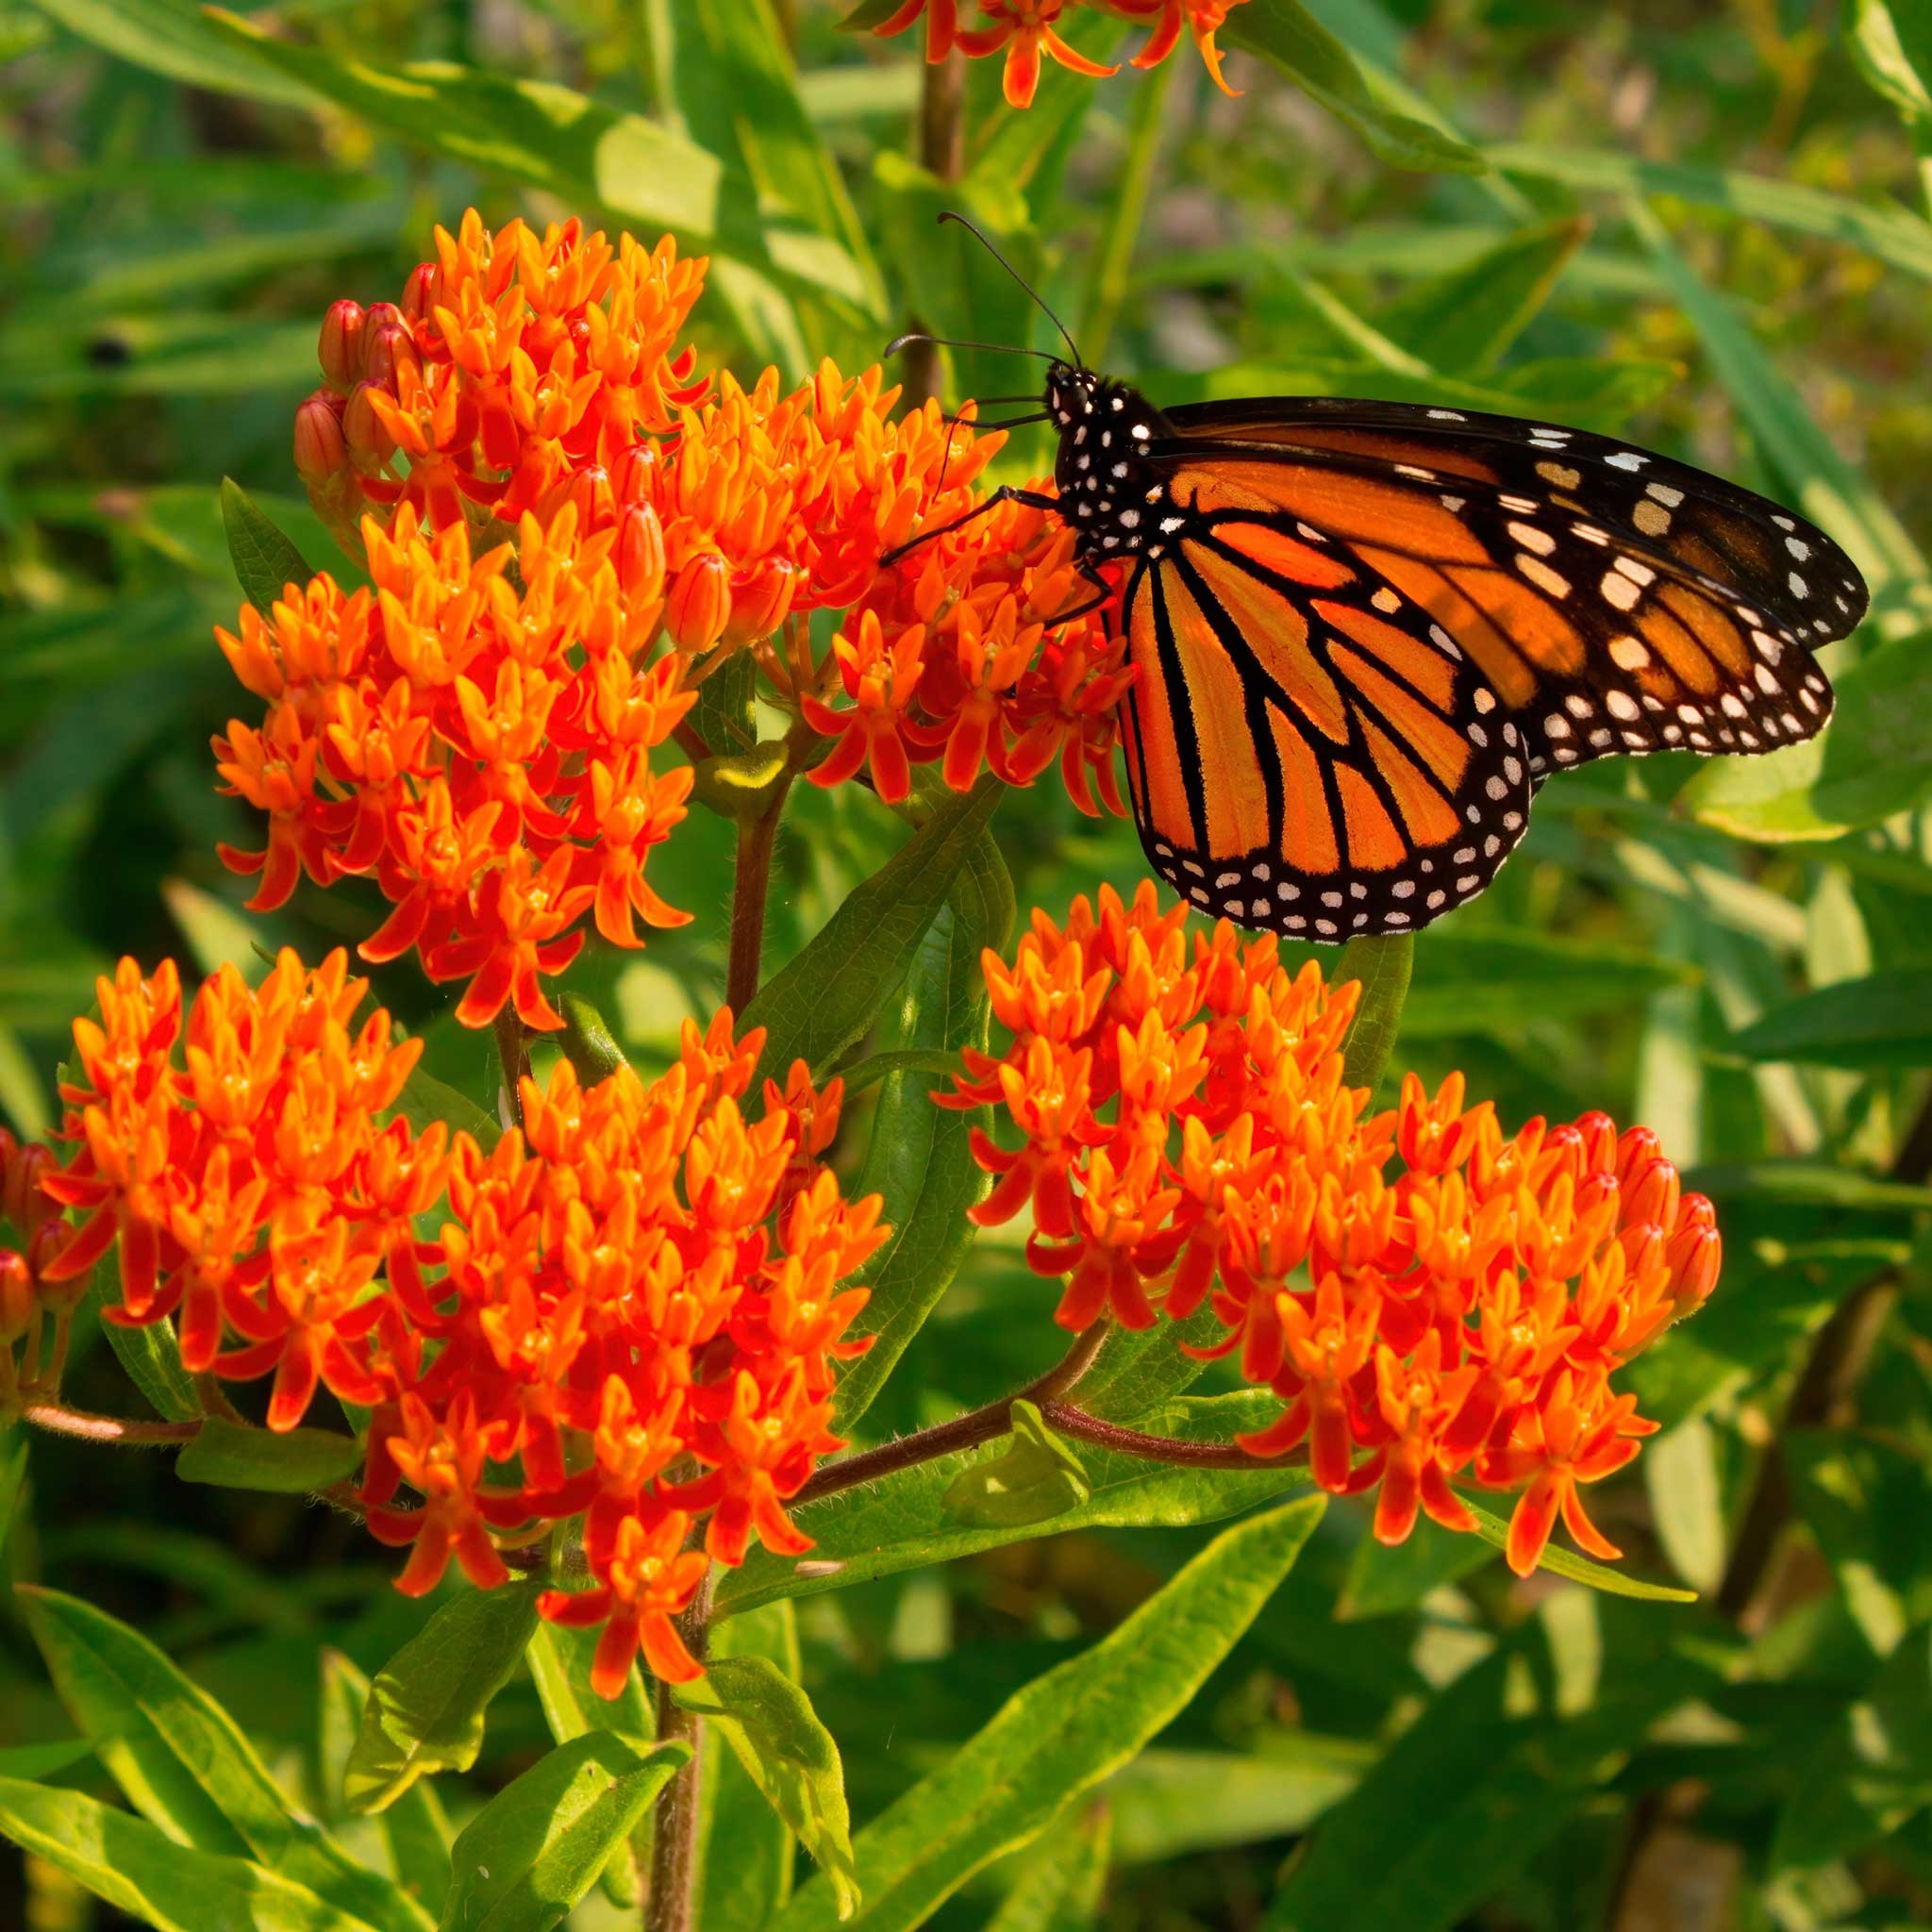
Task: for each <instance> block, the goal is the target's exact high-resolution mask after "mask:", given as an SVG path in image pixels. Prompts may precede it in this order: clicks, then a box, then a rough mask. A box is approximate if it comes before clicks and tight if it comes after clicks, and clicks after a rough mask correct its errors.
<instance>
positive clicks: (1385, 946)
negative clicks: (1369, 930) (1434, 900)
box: [1334, 932, 1415, 1093]
mask: <svg viewBox="0 0 1932 1932" xmlns="http://www.w3.org/2000/svg"><path fill="white" fill-rule="evenodd" d="M1414 971H1415V935H1414V934H1413V933H1412V932H1401V933H1390V934H1388V935H1386V936H1385V937H1383V938H1381V939H1358V940H1350V941H1349V942H1348V943H1347V945H1345V946H1343V947H1342V949H1341V960H1340V961H1339V962H1338V964H1337V966H1336V968H1335V974H1334V979H1335V981H1336V982H1341V981H1343V980H1349V979H1358V980H1360V981H1361V988H1362V991H1361V1001H1360V1004H1359V1005H1358V1006H1357V1008H1356V1012H1355V1023H1354V1024H1353V1025H1352V1026H1351V1027H1350V1028H1349V1032H1348V1049H1347V1052H1346V1053H1345V1054H1344V1055H1343V1057H1342V1070H1341V1077H1342V1078H1343V1080H1345V1081H1346V1082H1347V1083H1348V1085H1349V1086H1351V1087H1366V1088H1367V1089H1368V1090H1369V1091H1370V1092H1371V1093H1373V1092H1374V1091H1375V1089H1376V1088H1377V1087H1378V1086H1380V1085H1381V1082H1382V1074H1383V1071H1384V1070H1385V1069H1386V1068H1387V1066H1388V1065H1389V1057H1390V1055H1391V1054H1392V1053H1393V1052H1394V1051H1395V1036H1396V1034H1397V1033H1398V1032H1399V1031H1400V1030H1401V1027H1402V1008H1403V1003H1404V1001H1405V1000H1407V997H1408V987H1409V976H1410V974H1413V972H1414Z"/></svg>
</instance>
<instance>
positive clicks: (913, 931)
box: [740, 774, 1007, 1080]
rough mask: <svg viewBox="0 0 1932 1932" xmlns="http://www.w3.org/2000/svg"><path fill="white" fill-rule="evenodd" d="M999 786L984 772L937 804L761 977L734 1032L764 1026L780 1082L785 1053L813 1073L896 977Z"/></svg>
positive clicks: (859, 1029) (859, 1028) (866, 1020)
mask: <svg viewBox="0 0 1932 1932" xmlns="http://www.w3.org/2000/svg"><path fill="white" fill-rule="evenodd" d="M1006 789H1007V788H1006V787H1005V786H1004V785H1003V784H1001V783H1000V781H999V780H998V779H997V778H995V777H992V776H991V774H989V775H988V776H986V777H984V778H982V779H981V780H980V782H979V783H978V785H977V786H975V787H974V790H973V791H970V792H968V793H966V794H965V796H963V797H960V796H958V795H956V794H954V793H951V792H948V793H947V794H946V796H945V799H944V802H943V803H942V804H941V805H940V807H939V808H937V809H936V810H935V811H934V812H933V813H932V815H931V816H930V817H929V818H928V819H927V820H926V821H925V823H924V824H922V825H921V826H920V828H919V829H918V830H917V831H916V832H914V833H913V835H912V836H911V838H909V839H908V840H907V841H906V842H905V844H903V845H902V846H900V848H899V849H898V851H897V852H895V853H894V854H893V855H892V857H891V858H890V859H888V860H887V861H886V863H885V865H884V866H883V867H881V868H880V870H879V871H877V872H876V873H874V874H873V875H872V877H871V878H869V879H867V880H866V881H865V883H864V884H863V885H861V886H859V887H858V889H857V890H856V891H854V892H852V893H851V895H850V896H849V897H848V898H847V899H846V900H845V903H844V904H843V905H842V906H841V907H840V908H839V909H838V910H837V911H836V912H835V913H833V914H832V916H831V918H830V919H829V920H827V921H826V922H825V925H824V930H823V931H822V932H820V934H819V935H818V937H817V938H816V939H814V940H813V941H811V943H810V944H809V945H808V946H807V947H806V948H805V950H804V951H803V952H802V953H800V954H799V955H798V957H797V958H795V959H793V960H792V961H791V964H790V965H788V966H787V967H786V968H785V969H784V971H783V972H781V973H779V974H776V975H775V976H774V977H773V978H772V979H771V980H769V981H768V982H767V983H766V985H765V987H764V989H763V991H760V992H759V994H758V997H757V998H756V999H755V1000H753V1001H752V1003H751V1005H750V1006H749V1007H747V1008H745V1010H744V1012H743V1013H742V1014H741V1016H740V1019H741V1026H740V1030H741V1031H745V1030H748V1029H749V1028H751V1027H753V1026H762V1027H764V1028H765V1032H766V1039H765V1051H764V1058H763V1060H762V1062H761V1064H762V1066H763V1067H764V1070H765V1071H766V1073H768V1074H772V1075H774V1077H775V1078H777V1079H780V1080H782V1079H783V1078H784V1077H785V1071H786V1069H787V1068H788V1067H790V1066H791V1062H792V1061H793V1060H794V1059H803V1060H805V1061H806V1062H807V1063H808V1065H809V1066H810V1067H811V1069H812V1071H813V1073H814V1074H818V1075H820V1076H821V1077H823V1075H824V1074H825V1073H826V1072H828V1071H829V1070H830V1068H831V1066H832V1064H833V1063H834V1061H836V1060H837V1059H838V1058H839V1056H840V1055H841V1053H843V1052H844V1051H845V1049H846V1048H847V1047H849V1046H850V1045H851V1044H852V1043H853V1041H856V1040H857V1039H858V1037H859V1035H860V1034H862V1033H863V1032H865V1030H866V1029H867V1028H868V1027H869V1026H871V1025H872V1024H873V1023H874V1021H875V1020H876V1019H877V1018H878V1016H879V1013H880V1011H881V1010H882V1009H883V1008H884V1007H885V1004H886V1002H887V1001H888V1000H890V999H891V997H892V995H893V994H894V993H895V992H897V991H898V990H899V988H900V987H901V986H902V985H904V984H905V981H906V975H907V974H908V972H909V971H910V970H911V967H912V962H913V960H914V959H915V958H916V957H917V956H918V953H919V946H920V941H922V940H924V937H925V935H926V932H927V930H928V929H929V928H930V926H931V925H932V923H933V921H934V920H935V919H936V918H937V917H938V916H939V910H940V908H941V906H942V905H943V904H944V903H945V900H946V896H947V894H948V893H949V892H951V891H952V889H953V881H954V879H955V878H956V877H957V876H958V872H959V868H960V867H961V866H962V865H964V864H965V862H966V859H967V856H968V854H969V853H970V852H972V850H973V848H974V845H975V844H976V842H977V841H978V840H979V837H980V835H981V834H982V833H983V832H984V831H985V829H986V825H987V821H988V820H989V819H991V817H992V815H993V812H994V810H995V809H996V808H997V807H998V805H999V802H1000V798H1001V796H1002V794H1003V793H1004V792H1005V791H1006Z"/></svg>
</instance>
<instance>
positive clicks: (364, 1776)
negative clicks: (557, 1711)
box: [342, 1583, 538, 1811]
mask: <svg viewBox="0 0 1932 1932" xmlns="http://www.w3.org/2000/svg"><path fill="white" fill-rule="evenodd" d="M537 1595H538V1591H537V1586H536V1585H535V1584H530V1583H506V1584H504V1585H502V1586H501V1587H500V1588H498V1589H496V1590H465V1591H463V1592H462V1593H461V1594H460V1595H459V1596H456V1597H453V1598H452V1599H451V1600H450V1601H449V1602H448V1603H446V1604H444V1605H443V1606H442V1607H441V1608H440V1609H438V1610H437V1611H436V1613H435V1614H434V1615H433V1616H432V1617H431V1618H430V1619H429V1621H428V1623H427V1624H425V1625H424V1626H423V1628H422V1629H421V1630H420V1631H419V1632H418V1633H417V1634H416V1635H415V1636H414V1637H412V1638H411V1639H410V1640H409V1641H408V1643H406V1644H404V1645H403V1647H402V1649H401V1650H399V1651H397V1652H396V1654H395V1656H394V1657H391V1659H390V1660H389V1662H388V1663H387V1664H385V1665H384V1666H383V1668H382V1669H381V1671H379V1672H378V1673H377V1674H376V1678H375V1686H374V1688H373V1689H372V1690H371V1691H370V1694H369V1707H368V1709H367V1710H366V1711H365V1712H364V1713H363V1717H362V1728H361V1730H360V1732H359V1733H358V1735H357V1739H356V1744H355V1748H354V1749H353V1750H352V1751H351V1752H350V1753H349V1762H348V1767H347V1770H346V1772H345V1773H344V1774H343V1780H342V1792H343V1795H344V1796H345V1797H346V1798H347V1799H348V1803H349V1808H350V1810H352V1811H380V1810H382V1809H383V1808H384V1807H386V1806H389V1805H393V1804H394V1803H395V1801H396V1800H397V1799H398V1798H400V1797H401V1796H402V1794H403V1793H404V1792H405V1791H407V1790H408V1789H409V1787H410V1786H411V1785H412V1784H414V1783H415V1782H416V1780H417V1779H418V1778H419V1777H423V1776H425V1775H431V1776H433V1775H434V1774H436V1773H437V1772H440V1771H468V1770H469V1768H470V1767H471V1765H473V1764H475V1761H476V1754H477V1752H479V1751H480V1750H481V1749H482V1748H483V1721H484V1716H485V1713H486V1712H487V1711H488V1710H489V1708H490V1700H491V1698H492V1697H494V1696H495V1695H496V1693H497V1692H498V1691H501V1690H502V1689H503V1687H504V1686H505V1685H506V1684H507V1683H508V1682H509V1679H510V1677H511V1675H512V1674H514V1672H515V1670H516V1667H517V1664H518V1662H519V1661H520V1660H521V1659H522V1657H523V1654H524V1649H525V1645H526V1644H528V1642H529V1641H530V1633H531V1632H532V1631H533V1630H534V1629H535V1628H536V1627H537Z"/></svg>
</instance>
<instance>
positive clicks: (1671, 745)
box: [1162, 398, 1866, 771]
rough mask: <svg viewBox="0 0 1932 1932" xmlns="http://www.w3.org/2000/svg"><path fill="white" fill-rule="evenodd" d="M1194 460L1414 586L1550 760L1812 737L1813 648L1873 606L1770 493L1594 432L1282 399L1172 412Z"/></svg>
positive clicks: (1825, 706)
mask: <svg viewBox="0 0 1932 1932" xmlns="http://www.w3.org/2000/svg"><path fill="white" fill-rule="evenodd" d="M1167 422H1168V424H1169V425H1170V426H1171V428H1172V431H1173V436H1172V439H1171V441H1169V442H1168V443H1167V444H1166V445H1164V446H1163V449H1162V455H1163V458H1164V460H1166V461H1168V462H1170V463H1171V464H1173V466H1174V493H1175V497H1176V503H1177V506H1178V504H1179V502H1180V500H1181V499H1182V498H1183V496H1184V495H1186V494H1188V493H1189V490H1188V484H1187V482H1184V479H1188V480H1189V481H1191V480H1192V479H1191V478H1190V477H1189V473H1190V472H1191V471H1192V472H1194V473H1195V475H1196V476H1197V477H1198V479H1199V480H1198V483H1196V484H1195V485H1194V493H1198V490H1199V488H1201V487H1206V488H1207V489H1208V492H1209V500H1210V501H1211V500H1214V499H1215V497H1216V492H1217V488H1218V489H1219V491H1227V490H1229V489H1233V490H1235V491H1237V492H1239V493H1241V494H1243V495H1247V496H1258V497H1259V498H1260V499H1262V500H1264V501H1267V502H1270V503H1272V504H1273V505H1274V507H1275V508H1277V510H1278V511H1279V512H1280V513H1283V514H1294V515H1296V516H1297V517H1298V518H1306V519H1307V521H1308V522H1309V523H1310V525H1312V526H1314V527H1317V528H1320V529H1322V530H1323V531H1324V534H1326V535H1328V536H1330V537H1331V538H1333V539H1335V540H1336V541H1339V542H1341V544H1342V545H1343V546H1344V548H1345V549H1347V550H1348V551H1349V553H1350V554H1351V555H1353V556H1355V557H1357V558H1359V560H1360V561H1361V562H1362V563H1363V564H1364V566H1365V567H1367V568H1370V569H1374V570H1379V571H1381V572H1382V573H1383V574H1384V575H1386V576H1387V577H1388V579H1389V580H1390V582H1391V583H1392V584H1394V585H1395V586H1396V588H1398V589H1399V590H1401V591H1404V592H1405V593H1406V594H1407V595H1408V596H1410V597H1412V598H1413V599H1415V601H1416V602H1418V603H1419V604H1420V605H1421V606H1422V607H1423V608H1424V609H1425V610H1426V611H1428V613H1429V615H1430V616H1431V617H1432V618H1433V619H1434V620H1435V621H1436V622H1438V623H1440V624H1441V625H1443V627H1444V628H1445V629H1447V630H1448V631H1449V633H1450V634H1451V635H1452V636H1453V637H1455V638H1456V639H1457V641H1458V642H1460V643H1461V644H1462V645H1463V646H1464V648H1465V649H1467V650H1468V651H1469V652H1470V654H1471V655H1472V656H1473V657H1474V658H1475V659H1476V660H1477V662H1478V663H1480V664H1481V665H1482V667H1483V668H1484V670H1485V671H1486V672H1487V674H1488V675H1489V676H1490V677H1491V682H1492V683H1493V685H1494V687H1495V689H1496V691H1497V693H1498V695H1499V696H1500V697H1501V698H1502V699H1503V700H1504V702H1505V703H1506V705H1507V706H1508V707H1509V708H1511V709H1512V710H1513V711H1516V712H1517V713H1519V714H1520V716H1521V721H1522V724H1523V725H1524V731H1525V734H1526V735H1527V737H1528V738H1529V739H1530V741H1531V743H1532V747H1533V750H1534V753H1535V756H1536V758H1537V761H1538V769H1539V771H1541V770H1542V769H1544V768H1545V766H1546V765H1555V766H1569V765H1576V764H1582V763H1586V762H1588V761H1589V760H1590V759H1591V758H1600V757H1604V756H1607V755H1609V754H1613V753H1615V754H1631V753H1641V752H1648V751H1663V750H1674V749H1688V750H1692V751H1698V752H1716V751H1727V752H1729V751H1735V752H1745V753H1750V752H1758V751H1766V750H1770V749H1773V748H1774V747H1775V746H1776V745H1778V744H1781V743H1790V742H1792V741H1796V740H1799V739H1803V738H1808V737H1811V736H1813V735H1814V734H1815V733H1816V732H1817V731H1818V730H1820V729H1821V728H1822V727H1823V726H1824V722H1825V720H1826V719H1827V718H1828V717H1829V716H1830V712H1831V692H1830V687H1829V685H1828V684H1827V683H1826V681H1825V679H1824V674H1823V673H1822V672H1820V671H1819V670H1818V668H1817V667H1816V665H1815V664H1813V663H1812V661H1811V658H1810V651H1811V649H1812V648H1814V647H1815V646H1816V645H1818V644H1821V643H1824V642H1828V641H1831V640H1833V639H1836V638H1840V637H1843V636H1845V635H1847V634H1848V633H1849V632H1850V631H1851V630H1852V629H1853V628H1854V627H1855V626H1856V625H1857V623H1858V621H1859V620H1860V618H1861V617H1862V616H1863V615H1864V611H1865V606H1866V593H1865V586H1864V583H1863V581H1862V580H1861V579H1860V577H1859V575H1858V573H1857V569H1856V567H1855V566H1854V565H1853V564H1852V562H1851V560H1850V558H1847V557H1846V556H1845V555H1844V553H1843V551H1841V550H1840V548H1839V546H1838V545H1837V544H1836V543H1834V542H1833V541H1831V539H1830V538H1828V537H1827V536H1825V534H1824V532H1823V531H1822V530H1819V529H1818V528H1816V527H1815V526H1814V525H1810V524H1808V523H1807V522H1805V521H1804V520H1803V519H1802V518H1799V517H1795V516H1793V515H1791V514H1790V512H1789V511H1787V510H1784V509H1782V508H1779V507H1778V506H1777V505H1776V504H1774V503H1771V502H1769V501H1767V500H1766V499H1765V498H1763V497H1760V496H1756V495H1754V494H1752V493H1751V492H1750V491H1745V490H1740V489H1738V488H1737V487H1736V486H1735V485H1732V484H1729V483H1725V482H1724V481H1723V480H1722V479H1720V478H1718V477H1715V476H1709V475H1705V474H1704V473H1703V472H1701V471H1698V470H1693V469H1691V468H1690V467H1689V466H1688V465H1685V464H1682V463H1676V462H1673V461H1672V460H1671V459H1670V458H1665V457H1659V456H1657V455H1655V454H1654V453H1652V452H1650V451H1646V450H1639V449H1632V448H1630V447H1629V446H1628V445H1626V444H1624V443H1620V442H1616V441H1611V440H1610V439H1607V438H1605V437H1599V436H1593V435H1591V434H1589V433H1588V432H1586V431H1582V430H1573V429H1563V428H1558V427H1556V426H1554V425H1541V424H1536V423H1529V422H1518V421H1515V420H1513V419H1510V418H1507V417H1499V416H1485V415H1478V414H1474V413H1473V412H1467V411H1461V410H1453V409H1442V408H1437V409H1423V408H1413V407H1410V406H1407V405H1399V404H1387V403H1382V404H1378V403H1353V402H1339V401H1326V400H1322V399H1299V398H1288V399H1282V400H1279V401H1275V402H1246V403H1230V404H1206V405H1202V406H1199V407H1197V408H1181V409H1175V410H1172V411H1169V412H1168V416H1167Z"/></svg>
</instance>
